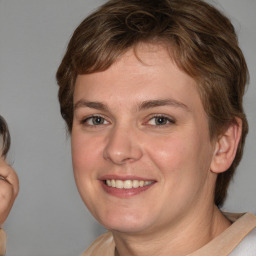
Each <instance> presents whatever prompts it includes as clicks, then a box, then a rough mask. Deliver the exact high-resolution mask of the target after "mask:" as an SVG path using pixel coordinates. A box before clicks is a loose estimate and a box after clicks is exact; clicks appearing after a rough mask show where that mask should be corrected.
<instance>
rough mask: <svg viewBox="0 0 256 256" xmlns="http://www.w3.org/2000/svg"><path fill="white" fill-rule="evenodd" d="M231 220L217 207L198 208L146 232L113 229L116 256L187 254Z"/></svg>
mask: <svg viewBox="0 0 256 256" xmlns="http://www.w3.org/2000/svg"><path fill="white" fill-rule="evenodd" d="M229 226H230V222H229V221H228V220H227V219H226V218H225V217H224V216H223V215H222V214H221V212H220V211H219V210H218V208H217V207H216V206H212V208H211V210H210V211H209V210H208V211H207V212H205V211H203V210H202V211H200V214H198V211H197V212H195V214H194V215H192V216H187V217H186V218H185V219H182V221H181V222H177V223H176V224H175V225H172V226H171V227H169V226H168V227H164V228H161V229H159V230H158V232H155V231H154V232H148V233H147V234H145V233H143V234H123V233H120V232H115V231H114V232H113V235H114V239H115V243H116V256H151V255H152V256H153V255H158V256H166V255H173V256H185V255H188V254H190V253H192V252H194V251H196V250H198V249H199V248H201V247H203V246H204V245H205V244H207V243H208V242H209V241H211V240H212V239H214V238H215V237H217V236H218V235H219V234H220V233H222V232H223V231H224V230H225V229H226V228H228V227H229Z"/></svg>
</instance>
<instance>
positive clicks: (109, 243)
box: [81, 232, 115, 256]
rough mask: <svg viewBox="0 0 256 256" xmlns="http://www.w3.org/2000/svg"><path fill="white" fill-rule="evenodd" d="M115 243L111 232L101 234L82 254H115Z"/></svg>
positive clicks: (89, 255) (92, 255) (85, 255)
mask: <svg viewBox="0 0 256 256" xmlns="http://www.w3.org/2000/svg"><path fill="white" fill-rule="evenodd" d="M114 251H115V243H114V239H113V236H112V233H111V232H107V233H105V234H103V235H101V236H99V237H98V238H97V239H96V240H95V241H94V242H93V243H92V244H91V245H90V247H89V248H88V249H87V250H86V251H85V252H84V253H83V254H82V255H81V256H101V255H105V256H114Z"/></svg>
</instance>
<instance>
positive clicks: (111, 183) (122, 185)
mask: <svg viewBox="0 0 256 256" xmlns="http://www.w3.org/2000/svg"><path fill="white" fill-rule="evenodd" d="M153 182H154V181H143V180H114V179H111V180H105V181H104V183H105V184H106V185H107V186H108V187H112V188H118V189H132V188H142V187H146V186H149V185H151V184H152V183H153Z"/></svg>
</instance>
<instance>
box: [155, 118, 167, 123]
mask: <svg viewBox="0 0 256 256" xmlns="http://www.w3.org/2000/svg"><path fill="white" fill-rule="evenodd" d="M156 123H157V124H165V123H166V118H164V117H158V118H157V119H156Z"/></svg>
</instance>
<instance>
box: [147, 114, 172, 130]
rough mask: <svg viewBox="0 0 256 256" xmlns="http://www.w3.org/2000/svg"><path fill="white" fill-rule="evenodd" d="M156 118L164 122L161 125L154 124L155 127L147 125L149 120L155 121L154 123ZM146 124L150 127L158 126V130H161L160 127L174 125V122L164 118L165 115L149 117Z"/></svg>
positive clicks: (166, 117)
mask: <svg viewBox="0 0 256 256" xmlns="http://www.w3.org/2000/svg"><path fill="white" fill-rule="evenodd" d="M157 118H159V119H163V120H164V121H165V122H164V123H163V124H158V125H157V124H155V125H153V124H149V122H150V121H151V120H153V119H155V121H156V119H157ZM146 123H148V124H149V125H151V126H158V128H162V127H161V126H167V125H171V124H175V120H174V119H172V118H170V117H168V116H166V115H162V114H159V115H153V116H151V117H150V118H149V120H148V121H147V122H146ZM159 126H160V127H159Z"/></svg>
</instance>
